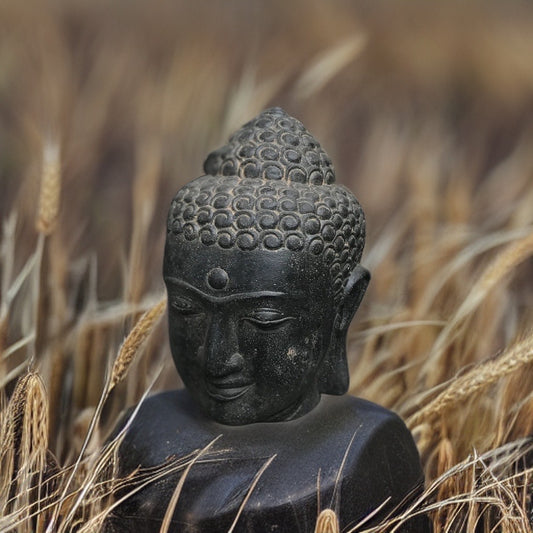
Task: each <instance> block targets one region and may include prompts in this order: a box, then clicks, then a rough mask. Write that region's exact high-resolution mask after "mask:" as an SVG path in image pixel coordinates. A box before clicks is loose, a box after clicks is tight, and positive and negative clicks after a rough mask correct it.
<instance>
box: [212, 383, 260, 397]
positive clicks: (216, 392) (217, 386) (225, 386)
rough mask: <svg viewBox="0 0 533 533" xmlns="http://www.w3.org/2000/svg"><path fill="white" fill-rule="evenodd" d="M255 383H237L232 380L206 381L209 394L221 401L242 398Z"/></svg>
mask: <svg viewBox="0 0 533 533" xmlns="http://www.w3.org/2000/svg"><path fill="white" fill-rule="evenodd" d="M252 385H253V383H242V382H240V383H237V382H232V381H215V382H212V381H211V382H210V381H208V382H207V383H206V389H207V394H209V396H211V398H213V399H215V400H218V401H220V402H228V401H230V400H236V399H237V398H240V397H241V396H242V395H243V394H245V393H246V391H247V390H248V389H249V388H250V387H251V386H252Z"/></svg>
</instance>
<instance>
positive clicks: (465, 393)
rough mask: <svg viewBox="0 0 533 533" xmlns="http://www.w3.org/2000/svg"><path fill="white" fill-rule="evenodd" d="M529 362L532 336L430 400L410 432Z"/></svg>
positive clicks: (532, 358) (410, 422)
mask: <svg viewBox="0 0 533 533" xmlns="http://www.w3.org/2000/svg"><path fill="white" fill-rule="evenodd" d="M532 362H533V333H532V334H530V335H529V336H528V337H527V338H526V339H524V340H523V341H521V342H518V343H517V344H515V345H514V346H511V347H510V348H508V349H507V350H506V351H505V352H504V353H502V354H501V355H500V356H499V357H497V358H496V359H490V360H489V361H486V362H485V363H483V364H481V365H478V366H476V367H474V368H472V369H471V370H469V371H468V372H467V373H466V374H464V375H463V376H461V377H459V378H457V379H456V380H455V381H453V382H451V384H450V385H449V386H448V387H447V388H446V389H445V390H444V391H443V392H441V393H440V394H439V395H438V396H437V397H436V398H435V399H434V400H432V401H431V402H430V403H429V404H427V405H426V406H425V407H423V408H422V409H420V410H419V411H417V412H416V413H415V414H413V415H412V416H411V417H410V418H409V419H408V421H407V425H408V426H409V427H410V428H415V427H416V426H418V425H420V424H423V423H426V422H428V421H431V420H434V419H435V418H437V417H439V416H442V415H443V414H444V413H446V412H447V411H450V410H451V409H455V408H457V407H459V406H461V405H464V402H465V401H466V400H467V399H470V398H472V397H473V396H474V395H476V394H479V393H480V392H481V391H483V390H485V389H486V388H487V387H489V386H490V385H492V384H493V383H495V382H496V381H498V380H499V379H501V378H503V377H505V376H507V375H509V374H511V373H512V372H516V371H517V370H519V369H521V368H523V367H524V366H525V365H527V364H530V363H532Z"/></svg>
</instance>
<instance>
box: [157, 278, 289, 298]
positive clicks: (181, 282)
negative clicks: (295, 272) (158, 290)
mask: <svg viewBox="0 0 533 533" xmlns="http://www.w3.org/2000/svg"><path fill="white" fill-rule="evenodd" d="M165 281H166V282H168V283H172V284H174V285H179V286H181V287H185V288H186V289H189V290H190V291H192V292H194V293H196V294H197V295H198V296H200V297H201V298H204V299H206V300H209V301H212V302H226V301H231V300H244V299H249V298H268V297H270V298H280V297H282V296H287V293H286V292H279V291H254V292H238V293H235V294H230V295H228V296H213V295H211V294H206V293H205V292H203V291H201V290H200V289H197V288H196V287H194V286H193V285H191V284H190V283H187V282H186V281H184V280H182V279H179V278H173V277H171V276H168V277H166V278H165Z"/></svg>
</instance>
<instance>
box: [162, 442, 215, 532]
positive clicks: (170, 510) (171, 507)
mask: <svg viewBox="0 0 533 533" xmlns="http://www.w3.org/2000/svg"><path fill="white" fill-rule="evenodd" d="M221 436H222V435H219V436H218V437H216V438H215V439H213V440H212V441H211V442H210V443H209V444H208V445H207V446H206V447H205V448H202V449H201V450H200V451H199V452H198V454H197V455H196V457H195V458H194V459H193V460H192V461H191V462H190V463H189V464H188V465H187V468H186V469H185V472H183V474H182V475H181V477H180V480H179V481H178V484H177V485H176V488H175V489H174V492H173V493H172V497H171V498H170V502H169V503H168V507H167V510H166V512H165V516H164V518H163V522H162V524H161V528H160V530H159V533H168V531H169V527H170V525H171V522H172V516H173V514H174V511H175V509H176V505H177V503H178V499H179V497H180V494H181V490H182V489H183V484H184V483H185V480H186V479H187V476H188V475H189V472H190V471H191V468H192V467H193V466H194V464H195V463H196V462H197V461H198V459H200V457H202V456H203V455H205V453H206V452H207V451H208V450H209V448H211V446H213V444H215V442H216V441H217V440H218V439H220V437H221Z"/></svg>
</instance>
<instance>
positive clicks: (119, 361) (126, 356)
mask: <svg viewBox="0 0 533 533" xmlns="http://www.w3.org/2000/svg"><path fill="white" fill-rule="evenodd" d="M166 305H167V301H166V298H163V299H162V300H161V301H159V302H158V303H157V304H155V305H154V306H153V307H152V308H151V309H148V311H146V312H145V313H144V314H143V315H142V316H141V318H139V320H138V321H137V323H136V324H135V327H134V328H133V329H132V330H131V331H130V333H129V335H128V336H127V337H126V340H125V341H124V342H123V343H122V346H121V347H120V350H119V352H118V355H117V358H116V359H115V362H114V364H113V369H112V370H111V379H110V382H109V388H108V392H110V391H111V390H112V389H113V388H114V387H115V386H116V385H117V384H118V383H120V382H121V381H122V380H123V379H124V376H125V375H126V374H127V372H128V369H129V367H130V366H131V363H132V362H133V360H134V358H135V355H136V354H137V352H138V351H139V348H140V347H141V345H142V344H143V343H144V341H145V340H146V339H147V337H148V335H150V333H151V331H152V329H153V328H154V326H155V324H156V322H157V321H158V319H159V318H160V317H161V315H162V314H163V313H164V311H165V309H166Z"/></svg>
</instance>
